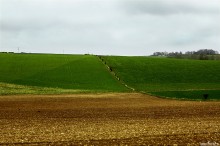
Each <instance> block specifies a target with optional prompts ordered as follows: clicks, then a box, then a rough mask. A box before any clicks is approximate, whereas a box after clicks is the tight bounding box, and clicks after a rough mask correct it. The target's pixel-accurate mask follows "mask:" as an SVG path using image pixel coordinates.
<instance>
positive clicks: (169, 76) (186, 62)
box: [102, 56, 220, 100]
mask: <svg viewBox="0 0 220 146" xmlns="http://www.w3.org/2000/svg"><path fill="white" fill-rule="evenodd" d="M102 58H103V59H104V61H105V62H106V63H107V64H108V65H109V66H110V67H111V69H112V70H113V72H115V74H116V75H117V76H118V77H120V79H121V80H122V81H124V82H125V83H126V84H127V85H129V86H131V87H133V88H134V89H136V91H142V92H145V93H149V94H152V95H156V96H160V97H172V98H185V99H196V100H201V99H203V95H204V94H208V98H209V99H220V61H215V60H212V61H208V60H206V61H204V60H203V61H201V60H190V59H174V58H156V57H121V56H102Z"/></svg>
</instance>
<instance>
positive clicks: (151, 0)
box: [121, 0, 220, 16]
mask: <svg viewBox="0 0 220 146" xmlns="http://www.w3.org/2000/svg"><path fill="white" fill-rule="evenodd" d="M121 5H123V7H124V10H125V11H126V12H128V13H129V14H134V15H135V14H151V15H162V16H163V15H174V14H190V13H199V14H201V13H212V14H214V13H220V10H219V7H212V6H207V5H203V4H202V2H201V1H197V0H192V1H191V2H190V1H188V0H186V1H176V0H166V1H165V0H137V1H132V0H124V1H123V2H122V3H121ZM213 5H214V4H213Z"/></svg>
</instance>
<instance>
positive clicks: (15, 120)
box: [0, 93, 220, 145]
mask: <svg viewBox="0 0 220 146" xmlns="http://www.w3.org/2000/svg"><path fill="white" fill-rule="evenodd" d="M0 105H1V106H0V145H1V144H2V145H21V144H22V145H161V144H165V145H175V144H178V145H187V144H192V145H199V144H202V143H207V142H208V141H209V143H215V142H216V143H220V102H199V101H177V100H168V99H160V98H156V97H152V96H148V95H144V94H138V93H132V94H131V93H129V94H84V95H80V94H76V95H25V96H0Z"/></svg>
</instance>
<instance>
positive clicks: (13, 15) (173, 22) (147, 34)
mask: <svg viewBox="0 0 220 146" xmlns="http://www.w3.org/2000/svg"><path fill="white" fill-rule="evenodd" d="M197 1H198V0H197ZM197 1H196V0H184V1H177V0H120V1H119V0H108V1H100V0H62V1H61V0H19V1H18V0H0V2H2V4H3V5H4V7H2V8H1V9H0V13H1V17H0V36H1V38H0V49H3V50H4V49H10V48H15V50H16V48H17V47H18V46H19V47H20V50H23V51H26V52H47V53H62V52H63V50H64V52H65V53H81V54H84V53H93V54H109V55H111V54H114V55H147V54H148V55H149V54H151V53H153V52H154V51H187V50H189V48H196V49H197V48H198V49H200V48H204V47H207V48H211V47H212V48H213V49H219V48H218V47H219V46H220V41H219V39H218V38H219V37H220V32H219V31H220V26H219V23H220V18H219V17H220V13H219V12H217V9H220V3H219V0H212V1H200V3H197ZM213 2H215V4H214V3H213ZM145 14H146V15H145ZM158 16H160V17H158ZM218 51H219V52H220V50H218Z"/></svg>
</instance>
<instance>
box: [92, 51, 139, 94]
mask: <svg viewBox="0 0 220 146" xmlns="http://www.w3.org/2000/svg"><path fill="white" fill-rule="evenodd" d="M96 56H97V57H98V59H99V60H100V61H101V62H102V63H103V64H104V65H105V67H106V68H107V69H108V71H109V72H110V74H112V75H113V76H114V77H115V78H116V79H117V80H118V81H119V82H120V83H121V84H122V85H124V86H125V87H126V88H128V89H130V90H132V91H135V89H134V88H132V87H130V86H128V85H127V84H126V83H125V82H124V81H122V80H121V79H120V78H119V77H118V76H117V75H116V73H115V72H114V71H113V70H112V68H111V67H110V66H109V65H108V64H107V63H106V61H105V60H104V59H103V58H102V57H101V56H99V55H96Z"/></svg>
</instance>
